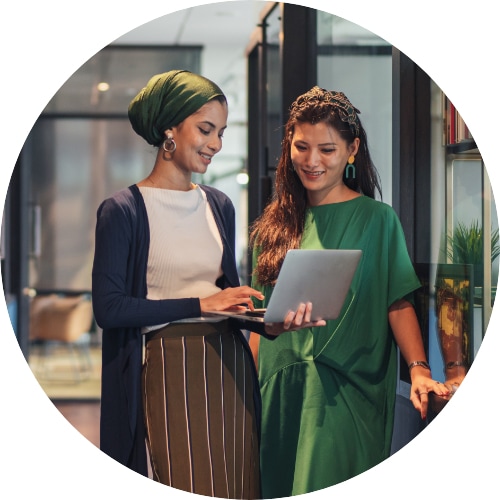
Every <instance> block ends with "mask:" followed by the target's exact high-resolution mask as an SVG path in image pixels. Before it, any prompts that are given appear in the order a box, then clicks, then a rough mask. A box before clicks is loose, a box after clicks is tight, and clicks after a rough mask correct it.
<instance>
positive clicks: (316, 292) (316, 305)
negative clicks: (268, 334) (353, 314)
mask: <svg viewBox="0 0 500 500" xmlns="http://www.w3.org/2000/svg"><path fill="white" fill-rule="evenodd" d="M361 253H362V252H361V250H326V249H324V250H300V249H297V250H289V251H288V252H287V254H286V256H285V259H284V261H283V265H282V266H281V270H280V272H279V275H278V280H277V282H276V285H275V287H274V290H273V293H272V295H271V299H270V300H269V303H268V306H267V308H266V309H257V310H255V311H251V310H248V311H245V312H243V313H242V312H234V313H233V312H228V311H217V312H214V313H210V315H223V316H231V317H234V318H237V319H241V320H243V321H245V322H260V323H262V322H264V323H281V322H282V321H283V320H284V318H285V316H286V315H287V313H288V312H289V311H295V310H296V309H297V308H298V307H299V305H300V304H301V303H306V302H311V303H312V306H313V310H312V319H313V320H318V319H325V320H327V319H336V318H337V317H338V315H339V314H340V311H341V310H342V306H343V305H344V301H345V298H346V295H347V292H348V291H349V287H350V286H351V282H352V278H353V276H354V273H355V271H356V269H357V267H358V263H359V260H360V258H361Z"/></svg>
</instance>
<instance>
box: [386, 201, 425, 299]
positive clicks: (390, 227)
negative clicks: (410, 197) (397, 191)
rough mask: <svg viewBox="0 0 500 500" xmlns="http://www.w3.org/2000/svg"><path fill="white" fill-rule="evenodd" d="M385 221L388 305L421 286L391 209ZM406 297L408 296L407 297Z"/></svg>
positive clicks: (399, 224)
mask: <svg viewBox="0 0 500 500" xmlns="http://www.w3.org/2000/svg"><path fill="white" fill-rule="evenodd" d="M389 214H390V216H389V217H388V222H387V245H388V263H389V265H388V269H389V277H388V279H389V283H388V285H389V287H388V291H389V293H388V297H387V298H388V304H387V307H389V306H390V305H391V304H393V303H394V302H395V301H397V300H399V299H402V298H405V297H407V296H408V295H410V294H412V292H414V291H415V290H417V289H418V288H420V287H421V283H420V281H419V279H418V277H417V275H416V273H415V269H414V267H413V264H412V262H411V259H410V256H409V254H408V248H407V246H406V239H405V236H404V232H403V228H402V226H401V222H400V221H399V219H398V217H397V215H396V213H395V212H393V211H392V210H390V211H389ZM407 298H408V297H407Z"/></svg>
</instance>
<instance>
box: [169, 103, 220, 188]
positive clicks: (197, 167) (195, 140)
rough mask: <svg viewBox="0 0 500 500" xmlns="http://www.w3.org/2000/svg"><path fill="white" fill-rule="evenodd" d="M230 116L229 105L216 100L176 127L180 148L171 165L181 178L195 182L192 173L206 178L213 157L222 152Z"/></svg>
mask: <svg viewBox="0 0 500 500" xmlns="http://www.w3.org/2000/svg"><path fill="white" fill-rule="evenodd" d="M227 116H228V110H227V104H226V103H225V102H224V103H222V102H220V101H219V100H216V99H214V100H212V101H209V102H207V103H206V104H205V105H203V106H202V107H201V108H200V109H199V110H198V111H196V112H195V113H193V114H192V115H190V116H188V117H187V118H186V119H185V120H184V121H183V122H181V123H180V124H179V125H177V126H175V127H172V129H171V133H172V135H173V138H174V140H175V143H176V146H177V147H176V150H175V153H174V154H173V155H172V160H171V164H173V166H174V167H175V170H176V173H177V174H180V175H182V176H184V177H189V179H191V174H192V173H200V174H204V173H205V172H206V171H207V168H208V166H209V165H210V163H211V161H212V158H213V156H214V155H215V154H217V153H218V152H219V151H220V150H221V149H222V136H223V134H224V130H225V129H226V127H227Z"/></svg>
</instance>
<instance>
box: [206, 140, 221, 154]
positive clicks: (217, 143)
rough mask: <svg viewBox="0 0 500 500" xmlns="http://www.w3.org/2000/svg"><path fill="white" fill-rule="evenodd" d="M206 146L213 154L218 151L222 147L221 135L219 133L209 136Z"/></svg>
mask: <svg viewBox="0 0 500 500" xmlns="http://www.w3.org/2000/svg"><path fill="white" fill-rule="evenodd" d="M207 147H208V148H209V149H210V150H211V151H213V152H214V154H215V153H218V152H219V151H220V150H221V149H222V137H219V135H213V136H211V137H210V141H209V142H208V144H207Z"/></svg>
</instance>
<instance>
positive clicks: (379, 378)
mask: <svg viewBox="0 0 500 500" xmlns="http://www.w3.org/2000/svg"><path fill="white" fill-rule="evenodd" d="M358 113H359V111H358V110H357V109H356V108H355V107H354V106H353V105H352V104H351V103H350V102H349V100H348V99H347V98H346V96H345V95H344V94H343V93H341V92H330V91H327V90H324V89H320V88H318V87H314V88H313V89H311V90H310V91H309V92H306V93H305V94H303V95H301V96H299V97H298V98H297V99H296V100H295V102H294V103H293V104H292V106H291V108H290V117H289V120H288V122H287V124H286V128H285V136H284V140H283V143H282V153H281V158H280V160H279V164H278V169H277V173H276V185H275V193H274V197H273V199H272V200H271V202H270V203H269V205H268V206H267V207H266V208H265V210H264V211H263V213H262V215H261V216H260V217H259V219H258V220H257V221H256V222H255V224H254V226H253V227H252V231H251V243H252V245H253V265H254V274H253V283H252V286H253V287H255V288H256V289H259V290H262V292H263V294H264V296H265V297H266V298H265V300H264V301H262V302H256V304H255V305H256V307H264V306H265V305H266V304H267V302H268V301H269V298H270V296H271V293H272V287H273V283H274V282H275V280H276V277H277V274H278V271H279V269H280V266H281V263H282V261H283V258H284V256H285V254H286V252H287V251H288V250H289V249H291V248H304V249H316V248H339V249H340V248H343V249H361V250H362V252H363V253H362V258H361V261H360V264H359V266H358V269H357V271H356V274H355V276H354V279H353V282H352V285H351V288H350V291H349V293H348V296H347V298H346V301H345V304H344V307H343V310H342V312H341V314H340V316H339V317H338V318H337V319H336V320H329V321H327V322H326V325H325V326H321V327H314V328H308V329H302V330H299V331H290V332H286V333H283V334H280V331H279V330H278V329H277V331H276V333H277V334H279V335H278V336H277V338H276V339H274V340H267V339H265V338H262V339H260V341H259V343H258V344H257V343H256V342H254V341H255V340H256V338H257V336H252V339H251V345H252V346H253V348H254V356H255V357H256V359H257V362H258V369H259V379H260V388H261V394H262V405H263V408H262V409H263V412H262V436H261V475H262V488H263V496H264V498H277V497H288V496H292V495H298V494H303V493H308V492H312V491H316V490H319V489H322V488H325V487H328V486H332V485H334V484H337V483H339V482H342V481H345V480H347V479H349V478H352V477H353V476H355V475H357V474H360V473H362V472H364V471H366V470H367V469H369V468H371V467H373V466H375V465H377V464H378V463H380V462H381V461H383V460H384V459H386V458H387V457H388V456H389V454H390V445H391V437H392V428H393V422H394V406H395V389H396V379H397V349H396V346H399V348H400V350H401V353H402V355H403V357H404V359H405V361H406V362H407V363H408V365H409V367H410V376H411V382H412V383H411V397H410V399H411V401H412V403H413V405H414V406H415V408H416V410H417V411H419V412H420V415H421V417H422V418H425V417H426V412H427V405H428V393H429V392H431V391H433V392H435V393H436V394H438V395H443V396H444V395H447V394H448V390H447V389H446V387H445V386H444V385H443V384H439V383H438V382H436V381H434V380H433V379H432V377H431V373H430V369H429V365H428V364H427V360H426V354H425V350H424V346H423V341H422V336H421V332H420V328H419V325H418V322H417V318H416V314H415V311H414V308H413V306H412V298H411V296H412V293H413V291H414V290H416V289H418V288H419V287H420V282H419V281H418V279H417V277H416V274H415V272H414V269H413V266H412V263H411V261H410V258H409V255H408V252H407V248H406V243H405V239H404V235H403V232H402V228H401V225H400V222H399V220H398V218H397V216H396V214H395V212H394V210H393V209H392V208H391V207H390V206H389V205H387V204H385V203H382V202H381V201H377V200H376V199H375V195H376V192H377V191H378V192H379V194H381V189H380V185H379V182H378V174H377V171H376V169H375V167H374V165H373V163H372V160H371V157H370V153H369V150H368V145H367V139H366V133H365V130H364V128H363V126H362V124H361V122H360V120H359V117H358ZM277 227H279V228H280V230H279V231H277V230H276V228H277ZM312 308H313V310H314V304H313V305H312ZM267 331H268V332H269V333H272V326H271V325H268V326H267ZM257 353H258V354H257Z"/></svg>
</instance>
